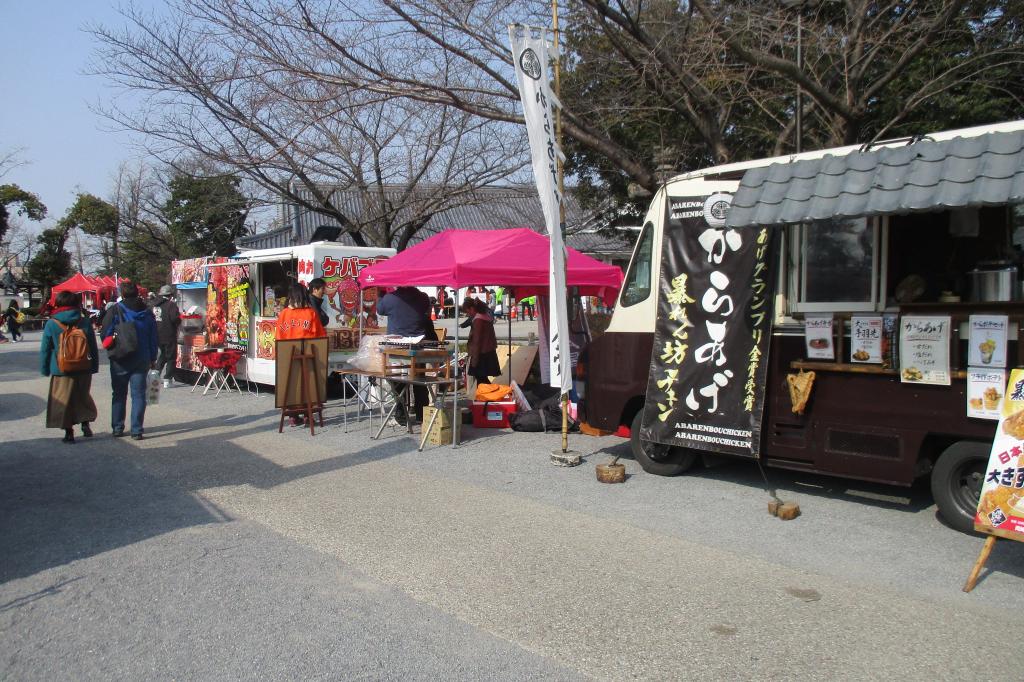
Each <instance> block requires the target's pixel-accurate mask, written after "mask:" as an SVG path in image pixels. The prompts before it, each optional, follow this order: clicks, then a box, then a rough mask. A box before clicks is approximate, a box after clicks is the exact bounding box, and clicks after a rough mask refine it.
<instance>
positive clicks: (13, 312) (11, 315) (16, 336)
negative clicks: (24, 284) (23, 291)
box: [4, 298, 22, 343]
mask: <svg viewBox="0 0 1024 682" xmlns="http://www.w3.org/2000/svg"><path fill="white" fill-rule="evenodd" d="M20 315H21V310H20V309H19V308H18V300H17V299H14V298H12V299H11V301H10V303H8V304H7V310H5V311H4V316H5V317H6V318H7V333H8V334H10V335H11V341H12V342H14V343H17V342H18V341H21V336H22V334H21V323H20V322H19V321H18V318H19V316H20Z"/></svg>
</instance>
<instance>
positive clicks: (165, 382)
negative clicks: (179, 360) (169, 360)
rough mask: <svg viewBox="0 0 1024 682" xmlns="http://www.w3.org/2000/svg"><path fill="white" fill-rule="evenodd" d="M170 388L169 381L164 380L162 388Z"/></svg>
mask: <svg viewBox="0 0 1024 682" xmlns="http://www.w3.org/2000/svg"><path fill="white" fill-rule="evenodd" d="M170 387H171V380H170V379H164V388H170Z"/></svg>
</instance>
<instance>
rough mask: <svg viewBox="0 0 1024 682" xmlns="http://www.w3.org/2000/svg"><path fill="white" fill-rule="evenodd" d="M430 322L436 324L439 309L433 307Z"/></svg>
mask: <svg viewBox="0 0 1024 682" xmlns="http://www.w3.org/2000/svg"><path fill="white" fill-rule="evenodd" d="M430 321H431V322H436V321H437V308H435V307H433V306H431V308H430Z"/></svg>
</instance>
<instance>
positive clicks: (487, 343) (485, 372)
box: [462, 298, 501, 384]
mask: <svg viewBox="0 0 1024 682" xmlns="http://www.w3.org/2000/svg"><path fill="white" fill-rule="evenodd" d="M462 312H463V313H465V314H466V315H468V316H469V321H470V323H471V324H470V330H469V340H468V341H467V350H468V351H469V369H468V370H466V374H468V375H469V376H471V377H473V378H474V379H475V380H476V382H477V383H478V384H489V383H491V377H492V376H498V375H499V374H501V366H500V363H499V362H498V339H497V337H496V336H495V334H494V318H493V317H492V316H491V314H490V309H488V307H487V304H486V303H484V302H483V301H480V300H478V299H473V298H467V299H466V300H465V301H463V302H462Z"/></svg>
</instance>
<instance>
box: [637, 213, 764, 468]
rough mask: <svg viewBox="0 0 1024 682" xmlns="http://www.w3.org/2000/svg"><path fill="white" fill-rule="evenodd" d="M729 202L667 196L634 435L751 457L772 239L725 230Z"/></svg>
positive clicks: (759, 232) (759, 407) (757, 428)
mask: <svg viewBox="0 0 1024 682" xmlns="http://www.w3.org/2000/svg"><path fill="white" fill-rule="evenodd" d="M730 202H731V196H730V195H728V194H713V195H711V196H707V197H704V196H702V197H686V198H680V197H669V198H668V205H667V206H666V211H667V215H666V218H665V234H664V238H663V240H662V244H663V246H662V254H661V277H660V282H659V297H658V316H657V321H656V323H655V329H654V351H653V354H652V358H651V371H650V374H649V378H648V385H647V402H646V403H645V406H644V414H643V428H642V430H641V437H642V438H643V439H645V440H649V441H653V442H656V443H663V444H666V445H678V446H683V447H690V448H697V449H701V450H711V451H715V452H723V453H730V454H736V455H747V456H751V455H753V456H757V454H758V452H759V449H760V438H761V418H762V411H763V407H764V389H765V374H766V372H767V369H768V358H767V354H768V345H769V341H770V337H771V323H772V301H773V294H774V291H773V284H774V281H775V278H774V274H773V272H772V270H773V265H774V264H775V262H776V260H777V258H776V256H777V235H776V234H774V233H773V231H772V230H770V229H768V228H760V227H758V228H744V229H733V228H727V227H726V226H725V222H726V217H727V215H728V210H729V204H730Z"/></svg>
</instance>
